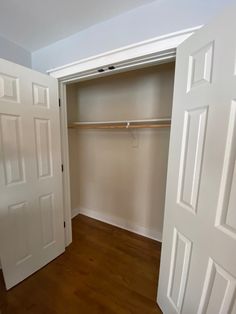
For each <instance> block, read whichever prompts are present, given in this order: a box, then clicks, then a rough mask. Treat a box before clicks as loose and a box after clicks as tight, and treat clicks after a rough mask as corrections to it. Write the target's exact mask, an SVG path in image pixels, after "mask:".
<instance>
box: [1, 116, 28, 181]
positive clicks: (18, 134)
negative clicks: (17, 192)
mask: <svg viewBox="0 0 236 314" xmlns="http://www.w3.org/2000/svg"><path fill="white" fill-rule="evenodd" d="M21 123H22V120H21V117H20V116H14V115H7V114H0V131H1V146H2V149H1V151H2V156H3V167H4V176H5V184H6V185H7V186H11V185H14V184H19V183H24V182H25V162H24V158H23V155H22V129H21Z"/></svg>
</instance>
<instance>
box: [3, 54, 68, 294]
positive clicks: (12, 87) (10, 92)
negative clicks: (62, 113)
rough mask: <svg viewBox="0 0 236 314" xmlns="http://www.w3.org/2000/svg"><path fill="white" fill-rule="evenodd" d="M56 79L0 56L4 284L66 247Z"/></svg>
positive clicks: (49, 258) (11, 281)
mask: <svg viewBox="0 0 236 314" xmlns="http://www.w3.org/2000/svg"><path fill="white" fill-rule="evenodd" d="M57 90H58V85H57V80H55V79H53V78H51V77H49V76H46V75H43V74H40V73H37V72H35V71H32V70H30V69H27V68H24V67H22V66H19V65H16V64H14V63H11V62H8V61H5V60H2V59H0V259H1V265H2V270H3V274H4V279H5V283H6V287H7V289H9V288H11V287H13V286H14V285H16V284H17V283H19V282H20V281H22V280H23V279H25V278H26V277H27V276H29V275H31V274H32V273H34V272H35V271H37V270H38V269H40V268H41V267H43V266H44V265H46V264H47V263H48V262H50V261H51V260H53V259H54V258H55V257H57V256H58V255H59V254H61V253H62V252H63V251H64V249H65V244H64V226H63V204H62V175H61V146H60V124H59V107H58V94H57Z"/></svg>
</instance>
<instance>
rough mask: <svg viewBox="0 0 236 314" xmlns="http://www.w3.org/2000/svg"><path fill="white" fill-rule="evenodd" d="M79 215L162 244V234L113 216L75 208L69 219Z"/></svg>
mask: <svg viewBox="0 0 236 314" xmlns="http://www.w3.org/2000/svg"><path fill="white" fill-rule="evenodd" d="M79 214H82V215H84V216H87V217H90V218H93V219H96V220H99V221H102V222H105V223H107V224H109V225H113V226H116V227H118V228H121V229H125V230H128V231H130V232H133V233H136V234H139V235H141V236H144V237H146V238H149V239H152V240H156V241H158V242H162V233H161V232H158V231H156V230H151V229H148V228H144V227H141V226H138V225H135V224H134V223H132V222H128V221H127V220H125V219H122V218H118V217H115V216H110V215H104V214H101V213H99V212H98V211H95V210H91V209H87V208H75V209H73V210H72V216H71V217H72V218H75V217H76V216H78V215H79Z"/></svg>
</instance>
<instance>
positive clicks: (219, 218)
mask: <svg viewBox="0 0 236 314" xmlns="http://www.w3.org/2000/svg"><path fill="white" fill-rule="evenodd" d="M235 31H236V7H231V9H230V10H229V11H228V12H225V14H223V15H222V16H221V17H219V18H218V19H216V20H215V21H213V22H212V23H211V24H209V25H208V26H206V27H204V28H202V29H201V30H199V31H198V32H197V33H196V34H195V35H193V36H192V37H190V38H189V39H188V40H187V41H185V42H184V43H183V44H182V45H181V46H180V47H179V48H178V49H177V63H176V77H175V90H174V104H173V116H172V121H173V123H172V130H171V143H170V155H169V165H168V179H167V194H166V208H165V222H164V235H163V245H162V248H163V249H162V258H161V269H160V280H159V288H158V299H157V300H158V303H159V305H160V307H161V308H162V310H163V312H164V313H165V314H172V313H173V314H174V313H183V314H195V313H198V314H203V313H204V314H205V313H208V314H230V313H232V314H233V313H234V314H235V313H236V302H235V298H236V294H235V293H236V290H235V288H236V36H235Z"/></svg>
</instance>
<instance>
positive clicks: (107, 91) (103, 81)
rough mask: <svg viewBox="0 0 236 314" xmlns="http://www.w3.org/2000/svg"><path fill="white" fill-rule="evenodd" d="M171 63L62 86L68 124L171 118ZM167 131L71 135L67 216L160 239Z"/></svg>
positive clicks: (74, 131)
mask: <svg viewBox="0 0 236 314" xmlns="http://www.w3.org/2000/svg"><path fill="white" fill-rule="evenodd" d="M173 81H174V63H170V64H163V65H159V66H155V67H150V68H145V69H141V70H135V71H130V72H126V73H120V74H116V75H112V76H107V77H101V78H99V79H94V80H90V81H84V82H80V83H77V84H73V85H69V86H68V87H67V104H68V108H67V111H68V121H69V122H73V121H107V120H129V119H130V120H131V119H151V118H165V117H170V116H171V109H172V94H173ZM169 136H170V129H169V128H166V129H138V130H137V129H136V130H133V131H130V130H79V129H69V155H70V178H71V200H72V215H74V214H76V213H78V212H82V213H84V214H86V215H88V216H92V217H94V218H98V219H101V220H103V221H107V222H110V223H113V224H116V225H118V226H121V227H124V228H127V229H130V230H133V231H135V232H137V233H140V234H143V235H146V236H149V237H152V238H155V239H159V240H160V239H161V235H162V224H163V214H164V201H165V188H166V172H167V161H168V147H169Z"/></svg>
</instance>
